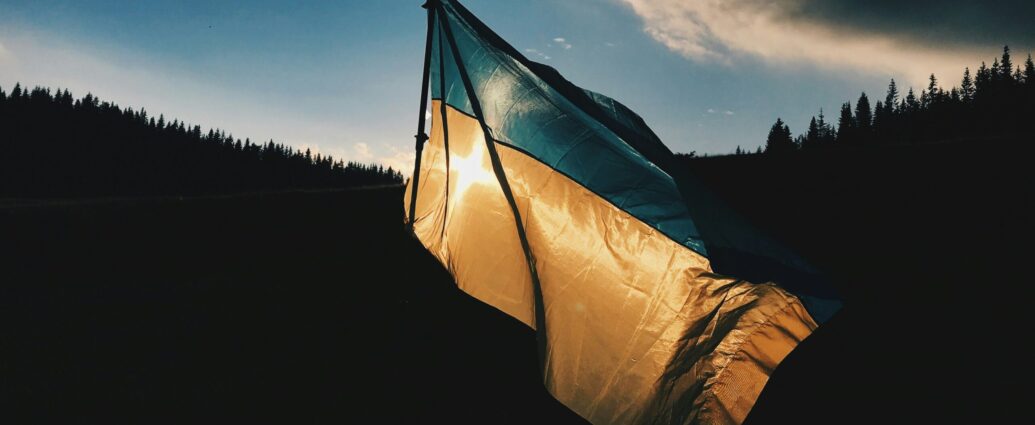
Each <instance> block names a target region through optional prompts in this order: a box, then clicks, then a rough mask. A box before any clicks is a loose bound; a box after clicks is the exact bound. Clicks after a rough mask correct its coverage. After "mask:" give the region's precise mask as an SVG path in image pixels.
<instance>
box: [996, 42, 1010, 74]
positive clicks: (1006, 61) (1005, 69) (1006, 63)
mask: <svg viewBox="0 0 1035 425" xmlns="http://www.w3.org/2000/svg"><path fill="white" fill-rule="evenodd" d="M999 70H1000V75H999V76H998V77H999V79H1000V80H1003V81H1006V80H1009V79H1011V77H1012V76H1011V75H1010V74H1011V73H1012V72H1013V62H1012V61H1011V60H1010V46H1003V58H1002V60H1001V61H999Z"/></svg>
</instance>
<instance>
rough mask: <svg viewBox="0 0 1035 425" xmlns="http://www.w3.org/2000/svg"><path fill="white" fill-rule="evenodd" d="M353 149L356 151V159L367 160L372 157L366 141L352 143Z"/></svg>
mask: <svg viewBox="0 0 1035 425" xmlns="http://www.w3.org/2000/svg"><path fill="white" fill-rule="evenodd" d="M353 149H355V151H356V160H357V161H360V162H367V161H370V160H371V159H372V158H373V157H374V154H372V153H370V146H368V145H367V144H366V143H362V142H360V143H356V144H355V145H353Z"/></svg>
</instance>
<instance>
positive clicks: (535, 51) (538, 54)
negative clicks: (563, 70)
mask: <svg viewBox="0 0 1035 425" xmlns="http://www.w3.org/2000/svg"><path fill="white" fill-rule="evenodd" d="M525 53H528V54H531V55H533V56H535V57H538V58H540V59H542V60H550V56H549V55H547V54H546V53H543V52H541V51H539V49H525Z"/></svg>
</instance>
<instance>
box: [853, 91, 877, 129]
mask: <svg viewBox="0 0 1035 425" xmlns="http://www.w3.org/2000/svg"><path fill="white" fill-rule="evenodd" d="M855 124H856V125H857V126H858V127H859V131H860V132H862V133H866V132H869V131H870V129H871V126H872V125H873V111H872V110H870V98H868V97H866V92H863V94H861V95H860V96H859V100H858V101H857V102H856V103H855Z"/></svg>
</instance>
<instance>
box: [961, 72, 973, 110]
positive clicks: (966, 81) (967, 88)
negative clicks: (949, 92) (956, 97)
mask: <svg viewBox="0 0 1035 425" xmlns="http://www.w3.org/2000/svg"><path fill="white" fill-rule="evenodd" d="M960 99H961V100H963V101H964V102H970V101H971V100H973V99H974V81H973V80H972V79H971V78H970V67H967V68H963V81H962V82H960Z"/></svg>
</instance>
